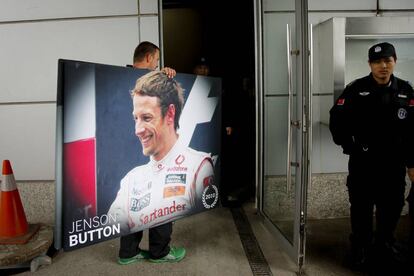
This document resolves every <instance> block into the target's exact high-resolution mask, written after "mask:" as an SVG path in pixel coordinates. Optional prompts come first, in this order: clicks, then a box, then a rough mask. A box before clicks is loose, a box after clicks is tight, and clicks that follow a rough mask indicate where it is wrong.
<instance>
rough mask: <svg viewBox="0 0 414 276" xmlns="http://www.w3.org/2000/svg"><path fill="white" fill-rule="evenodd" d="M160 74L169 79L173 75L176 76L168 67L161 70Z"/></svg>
mask: <svg viewBox="0 0 414 276" xmlns="http://www.w3.org/2000/svg"><path fill="white" fill-rule="evenodd" d="M161 72H163V73H164V74H166V75H167V76H168V77H169V78H170V79H172V78H174V77H175V75H176V74H177V73H176V72H175V70H174V69H172V68H170V67H164V68H162V69H161Z"/></svg>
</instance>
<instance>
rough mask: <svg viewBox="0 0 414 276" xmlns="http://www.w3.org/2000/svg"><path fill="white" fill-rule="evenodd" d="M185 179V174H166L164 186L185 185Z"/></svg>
mask: <svg viewBox="0 0 414 276" xmlns="http://www.w3.org/2000/svg"><path fill="white" fill-rule="evenodd" d="M186 179H187V175H186V174H179V173H174V174H167V175H166V176H165V184H185V183H186Z"/></svg>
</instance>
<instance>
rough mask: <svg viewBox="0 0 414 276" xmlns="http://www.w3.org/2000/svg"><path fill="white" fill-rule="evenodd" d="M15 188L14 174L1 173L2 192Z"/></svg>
mask: <svg viewBox="0 0 414 276" xmlns="http://www.w3.org/2000/svg"><path fill="white" fill-rule="evenodd" d="M14 190H17V186H16V180H14V174H6V175H3V179H2V181H1V191H2V192H11V191H14Z"/></svg>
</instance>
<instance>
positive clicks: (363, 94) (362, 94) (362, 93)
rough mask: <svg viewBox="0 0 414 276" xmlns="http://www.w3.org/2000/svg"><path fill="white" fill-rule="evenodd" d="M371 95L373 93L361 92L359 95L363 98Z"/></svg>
mask: <svg viewBox="0 0 414 276" xmlns="http://www.w3.org/2000/svg"><path fill="white" fill-rule="evenodd" d="M369 94H371V93H370V92H368V91H364V92H359V95H361V96H368V95H369Z"/></svg>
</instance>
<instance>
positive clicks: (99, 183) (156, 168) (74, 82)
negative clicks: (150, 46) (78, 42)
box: [58, 61, 221, 250]
mask: <svg viewBox="0 0 414 276" xmlns="http://www.w3.org/2000/svg"><path fill="white" fill-rule="evenodd" d="M59 80H60V85H59V87H60V89H59V91H60V97H58V105H61V106H62V110H63V112H62V113H63V122H62V124H63V127H62V129H63V134H62V137H63V138H62V140H63V141H62V148H63V150H62V152H63V154H62V162H63V166H62V167H63V169H62V179H63V180H62V183H61V185H62V190H63V199H62V201H63V202H62V203H63V204H62V207H63V208H62V209H63V210H62V231H63V235H62V244H63V248H64V249H65V250H72V249H75V248H80V247H84V246H87V245H90V244H94V243H97V242H100V241H104V240H108V239H112V238H115V237H118V236H120V235H125V234H129V233H133V232H137V231H142V230H144V229H147V228H150V227H154V226H157V225H161V224H164V223H167V222H170V221H174V220H177V219H179V218H182V217H186V216H189V215H192V214H196V213H199V212H202V211H206V210H210V209H212V208H214V207H216V206H217V204H218V198H219V188H218V187H219V180H220V178H219V153H220V128H221V126H220V122H221V116H220V115H221V112H220V94H221V82H220V79H217V78H209V77H200V76H199V77H197V76H194V75H188V74H177V76H176V78H174V79H169V78H168V77H167V76H166V75H165V74H164V73H162V72H159V71H152V72H149V71H146V70H137V69H131V68H124V67H117V66H109V65H102V64H93V63H85V62H79V61H60V64H59ZM59 99H60V100H59ZM58 184H59V183H58Z"/></svg>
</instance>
